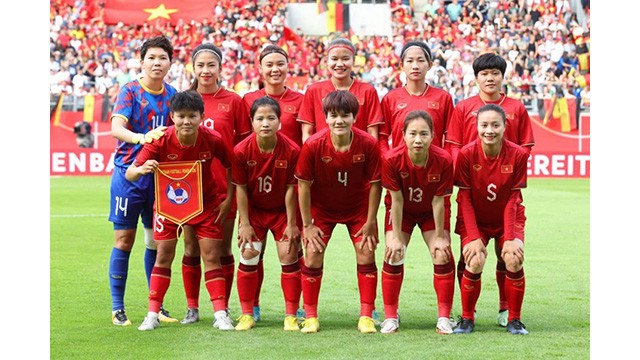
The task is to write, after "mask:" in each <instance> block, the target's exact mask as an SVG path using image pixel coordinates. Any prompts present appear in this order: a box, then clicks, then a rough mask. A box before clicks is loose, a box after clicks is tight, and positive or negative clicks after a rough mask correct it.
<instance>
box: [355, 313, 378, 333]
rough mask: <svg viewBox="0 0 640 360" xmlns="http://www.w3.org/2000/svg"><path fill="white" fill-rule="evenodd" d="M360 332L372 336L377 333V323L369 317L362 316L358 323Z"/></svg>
mask: <svg viewBox="0 0 640 360" xmlns="http://www.w3.org/2000/svg"><path fill="white" fill-rule="evenodd" d="M358 331H360V332H361V333H363V334H372V333H375V332H377V331H378V330H376V323H375V321H374V320H373V319H372V318H370V317H368V316H360V320H359V321H358Z"/></svg>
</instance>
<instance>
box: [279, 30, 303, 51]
mask: <svg viewBox="0 0 640 360" xmlns="http://www.w3.org/2000/svg"><path fill="white" fill-rule="evenodd" d="M282 39H284V40H285V41H293V42H294V43H295V44H296V45H297V46H298V47H300V48H301V47H302V46H304V39H303V38H302V36H300V35H298V34H296V32H295V31H293V29H291V28H290V27H288V26H285V27H284V31H283V32H282Z"/></svg>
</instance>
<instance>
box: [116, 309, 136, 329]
mask: <svg viewBox="0 0 640 360" xmlns="http://www.w3.org/2000/svg"><path fill="white" fill-rule="evenodd" d="M111 322H112V323H113V325H118V326H129V325H131V321H130V320H129V318H127V314H125V312H124V309H120V310H116V311H112V312H111Z"/></svg>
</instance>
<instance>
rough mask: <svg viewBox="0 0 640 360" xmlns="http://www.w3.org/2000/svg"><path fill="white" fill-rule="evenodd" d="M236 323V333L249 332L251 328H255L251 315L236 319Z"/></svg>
mask: <svg viewBox="0 0 640 360" xmlns="http://www.w3.org/2000/svg"><path fill="white" fill-rule="evenodd" d="M237 321H238V324H237V325H236V330H237V331H242V330H250V329H251V328H254V327H255V326H256V321H255V320H254V319H253V314H242V315H240V317H239V318H238V319H237Z"/></svg>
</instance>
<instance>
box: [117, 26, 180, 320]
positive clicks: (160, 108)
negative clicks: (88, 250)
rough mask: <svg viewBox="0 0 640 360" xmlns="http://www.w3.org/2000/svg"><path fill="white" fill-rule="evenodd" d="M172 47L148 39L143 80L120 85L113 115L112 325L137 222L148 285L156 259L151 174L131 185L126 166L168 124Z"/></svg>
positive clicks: (120, 316)
mask: <svg viewBox="0 0 640 360" xmlns="http://www.w3.org/2000/svg"><path fill="white" fill-rule="evenodd" d="M172 56H173V47H172V46H171V42H170V41H169V40H168V39H167V38H165V37H164V36H157V37H154V38H151V39H148V40H146V41H145V42H144V43H143V44H142V47H141V49H140V65H141V66H142V71H143V73H142V77H140V78H139V79H136V80H133V81H131V82H129V83H127V84H126V85H125V86H123V87H122V89H121V90H120V92H119V93H118V96H117V97H116V101H115V104H114V108H113V113H112V115H111V134H112V135H113V137H115V138H116V139H118V145H117V148H116V153H115V157H114V169H113V175H112V177H111V202H110V204H111V205H110V207H111V209H110V212H109V221H111V222H112V223H113V230H114V237H115V244H114V247H113V249H112V250H111V258H110V259H109V286H110V289H111V303H112V315H111V321H112V322H113V324H114V325H121V326H127V325H131V321H130V320H129V319H128V318H127V314H126V312H125V306H124V293H125V288H126V284H127V277H128V274H129V257H130V255H131V249H132V248H133V243H134V241H135V239H136V228H137V227H138V218H141V220H142V225H143V226H144V243H145V246H146V250H145V254H144V269H145V272H146V275H147V284H149V283H150V281H151V271H152V269H153V264H154V263H155V261H156V255H157V250H156V243H155V242H154V241H153V230H152V226H153V201H154V197H155V195H154V183H153V175H146V176H143V177H142V179H140V181H138V182H136V183H135V184H134V183H131V182H129V181H127V179H126V178H125V172H126V171H127V167H129V165H130V164H131V163H132V162H133V160H134V159H135V157H136V155H137V154H138V152H139V151H140V149H141V148H142V145H143V144H145V143H150V142H152V141H154V140H157V139H159V138H160V137H161V136H162V135H163V131H164V130H165V129H166V126H167V125H169V124H170V121H171V120H170V117H169V101H170V99H171V97H172V96H173V95H174V94H175V93H176V89H174V88H173V87H172V86H171V85H169V84H167V83H166V82H164V77H165V75H167V73H168V72H169V68H170V67H171V58H172ZM160 320H161V321H168V322H175V321H177V320H176V319H174V318H172V317H171V316H170V315H169V313H168V312H167V311H166V310H164V308H161V309H160Z"/></svg>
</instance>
